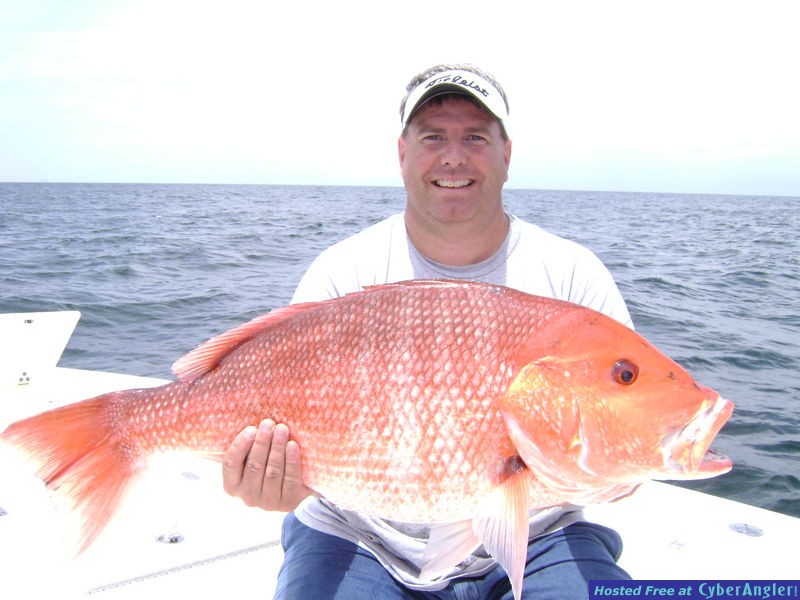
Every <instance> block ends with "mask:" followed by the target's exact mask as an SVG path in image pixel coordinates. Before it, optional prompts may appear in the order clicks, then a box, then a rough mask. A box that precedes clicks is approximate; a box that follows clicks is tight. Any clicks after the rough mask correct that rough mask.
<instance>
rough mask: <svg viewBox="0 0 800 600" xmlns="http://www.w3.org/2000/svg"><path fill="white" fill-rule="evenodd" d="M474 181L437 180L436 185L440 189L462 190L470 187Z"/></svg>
mask: <svg viewBox="0 0 800 600" xmlns="http://www.w3.org/2000/svg"><path fill="white" fill-rule="evenodd" d="M470 183H472V181H470V180H469V179H459V180H458V181H450V180H447V179H437V180H436V185H438V186H439V187H447V188H460V187H466V186H468V185H469V184H470Z"/></svg>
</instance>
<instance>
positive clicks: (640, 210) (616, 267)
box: [0, 183, 800, 516]
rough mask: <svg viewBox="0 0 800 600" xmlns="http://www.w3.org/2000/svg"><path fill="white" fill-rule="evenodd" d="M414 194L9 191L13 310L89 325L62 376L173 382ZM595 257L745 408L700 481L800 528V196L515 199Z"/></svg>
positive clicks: (657, 329) (648, 320)
mask: <svg viewBox="0 0 800 600" xmlns="http://www.w3.org/2000/svg"><path fill="white" fill-rule="evenodd" d="M404 200H405V197H404V192H403V190H402V189H401V188H390V187H384V188H377V187H308V186H269V185H264V186H257V185H139V184H44V183H43V184H15V183H0V312H4V313H5V312H22V311H25V312H27V311H53V310H79V311H80V312H81V313H82V315H83V316H82V318H81V321H80V322H79V323H78V327H77V329H76V331H75V334H74V336H73V337H72V340H71V341H70V343H69V345H68V347H67V350H66V351H65V353H64V355H63V357H62V359H61V362H60V365H61V366H64V367H76V368H83V369H97V370H103V371H113V372H121V373H130V374H135V375H148V376H155V377H165V378H168V377H170V370H169V368H170V365H171V364H172V363H173V362H174V361H175V360H176V359H177V358H179V357H180V356H182V355H183V354H185V353H186V352H187V351H189V350H191V349H192V348H193V347H194V346H196V345H197V344H199V343H201V342H203V341H204V340H206V339H208V338H209V337H211V336H213V335H215V334H217V333H219V332H221V331H224V330H226V329H229V328H231V327H234V326H236V325H238V324H240V323H242V322H243V321H245V320H248V319H250V318H252V317H254V316H255V315H258V314H260V313H263V312H266V311H268V310H270V309H272V308H274V307H277V306H281V305H284V304H286V303H288V302H289V300H290V298H291V295H292V291H293V289H294V287H295V285H296V284H297V282H298V280H299V278H300V276H301V275H302V273H303V272H304V270H305V268H306V267H307V266H308V264H309V263H310V262H311V260H312V259H313V258H314V257H315V256H316V255H317V253H319V252H320V251H321V250H322V249H323V248H325V247H327V246H328V245H330V244H331V243H333V242H335V241H337V240H339V239H342V238H343V237H345V236H347V235H349V234H352V233H355V232H356V231H358V230H360V229H362V228H364V227H366V226H368V225H370V224H372V223H374V222H376V221H378V220H380V219H382V218H384V217H385V216H388V215H390V214H392V213H394V212H398V211H400V210H402V207H403V204H404ZM505 201H506V205H507V207H508V210H509V211H510V212H512V213H514V214H516V215H517V216H519V217H521V218H523V219H526V220H529V221H531V222H533V223H536V224H538V225H540V226H542V227H544V228H546V229H549V230H550V231H552V232H554V233H557V234H559V235H562V236H564V237H568V238H571V239H573V240H576V241H578V242H580V243H582V244H584V245H586V246H588V247H589V248H591V249H592V250H593V251H594V252H595V253H596V254H598V255H599V256H600V258H601V259H602V260H603V261H604V262H605V263H606V264H607V265H608V267H609V269H610V270H611V272H612V273H613V275H614V277H615V278H616V280H617V282H618V284H619V287H620V289H621V291H622V293H623V295H624V296H625V298H626V300H627V302H628V304H629V308H630V311H631V314H632V316H633V319H634V323H635V326H636V328H637V330H638V331H639V332H640V333H642V334H643V335H644V336H645V337H647V338H648V339H650V340H651V341H652V342H654V343H655V344H656V346H658V347H659V348H660V349H661V350H663V351H664V352H666V353H667V354H668V355H670V356H671V357H672V358H674V359H675V360H676V361H677V362H679V363H680V364H682V365H683V366H685V367H686V368H687V369H688V370H689V371H690V372H691V373H692V374H693V375H694V376H695V377H696V378H697V379H698V381H700V382H701V383H704V384H706V385H708V386H710V387H713V388H714V389H716V390H717V391H719V392H720V393H721V394H722V395H723V396H725V397H727V398H730V399H731V400H733V401H734V402H735V404H736V411H735V413H734V415H733V417H732V419H731V421H730V422H729V423H728V425H726V427H725V428H724V429H723V431H722V432H721V433H720V435H719V437H718V441H717V443H716V444H715V447H716V449H717V450H719V451H721V452H723V453H725V454H728V455H729V456H731V458H732V459H733V461H734V463H735V467H734V469H733V471H732V472H731V473H729V474H727V475H724V476H722V477H718V478H716V479H712V480H707V481H702V482H692V483H688V484H684V485H686V486H687V487H691V488H694V489H699V490H703V491H706V492H709V493H712V494H716V495H719V496H724V497H727V498H731V499H734V500H738V501H743V502H747V503H749V504H754V505H757V506H761V507H764V508H768V509H772V510H777V511H780V512H784V513H787V514H791V515H795V516H800V241H798V238H799V237H800V198H788V197H775V198H769V197H750V196H742V197H739V196H708V195H673V194H651V193H609V192H605V193H602V192H570V191H539V190H506V192H505Z"/></svg>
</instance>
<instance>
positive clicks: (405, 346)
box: [118, 286, 536, 522]
mask: <svg viewBox="0 0 800 600" xmlns="http://www.w3.org/2000/svg"><path fill="white" fill-rule="evenodd" d="M431 292H434V293H431ZM366 300H367V301H364V299H363V298H361V297H359V296H350V297H347V298H345V299H342V300H341V301H339V302H336V303H330V304H322V305H320V306H318V307H316V308H315V309H314V310H310V311H307V312H305V313H302V314H300V315H298V316H297V317H296V318H293V319H291V320H286V321H284V322H280V323H278V324H276V325H275V326H274V327H272V328H270V329H268V330H266V331H264V332H263V333H261V334H260V335H258V336H256V337H254V338H253V339H250V340H248V341H246V342H245V343H243V344H241V345H240V346H239V347H237V348H236V349H234V350H233V351H231V352H230V353H229V354H228V355H227V356H226V357H225V358H224V359H223V360H222V361H221V362H220V364H219V365H218V366H217V368H216V369H215V370H213V371H211V372H209V373H207V374H206V375H204V376H203V377H202V378H199V379H196V380H193V381H189V382H180V381H179V382H176V383H173V384H170V385H167V386H165V387H164V388H160V389H156V390H154V391H153V392H152V394H153V397H152V399H150V400H149V401H147V402H142V403H129V414H123V413H120V414H119V417H118V421H119V423H120V424H121V426H123V427H130V428H131V429H132V431H131V432H130V433H128V434H127V435H128V436H130V437H135V438H138V439H140V440H142V441H141V442H140V444H139V447H140V449H141V451H142V452H143V453H147V452H148V451H156V450H170V449H173V448H175V447H183V448H187V449H191V450H197V451H203V452H220V451H222V450H224V449H225V448H226V447H227V445H228V443H229V442H230V441H231V439H232V435H233V434H234V433H235V432H237V431H239V430H241V429H242V428H243V427H245V426H246V425H248V424H252V423H256V422H258V421H259V420H261V419H262V418H266V417H269V418H272V419H274V420H276V421H278V422H283V423H286V424H287V425H288V426H289V429H290V431H291V432H292V436H293V437H294V439H296V440H297V441H298V443H299V444H300V446H301V448H302V450H303V459H304V476H305V479H306V482H307V484H308V485H309V486H310V487H311V488H312V489H315V490H316V491H318V492H319V493H322V494H323V495H325V496H326V497H327V498H329V499H330V500H331V501H334V502H336V503H337V504H340V505H341V506H343V507H345V508H353V509H364V508H366V507H369V510H370V512H371V513H373V514H376V516H384V517H392V518H394V519H401V520H407V521H415V522H428V521H431V520H433V521H445V520H454V519H463V518H467V517H469V516H471V514H472V512H473V511H474V508H475V503H476V502H478V501H479V499H480V498H481V497H482V496H483V495H485V494H486V493H487V492H488V490H489V489H490V488H491V487H493V486H495V485H496V484H497V482H498V477H497V476H496V475H495V474H494V473H495V471H497V469H498V468H499V467H498V465H502V464H503V461H504V459H505V458H507V457H508V456H511V455H514V454H515V451H514V449H513V447H512V446H511V443H510V440H509V439H508V436H507V433H506V429H505V425H504V423H503V420H502V417H501V416H500V413H499V412H498V410H497V407H496V406H495V402H494V401H495V398H496V397H497V395H499V394H502V393H503V392H504V391H505V389H506V388H507V387H508V385H509V383H510V381H511V379H513V376H514V372H515V368H514V365H515V360H514V354H515V351H516V347H519V346H520V344H521V342H522V341H523V340H524V339H527V337H529V336H530V335H531V334H532V331H531V326H528V327H520V325H519V323H518V322H516V321H514V320H512V319H507V318H503V317H504V312H505V313H507V306H506V305H507V304H508V302H503V301H501V298H499V297H498V294H497V293H496V292H495V291H494V290H491V289H487V290H485V292H484V294H475V293H471V291H470V290H467V289H464V288H462V287H455V286H454V287H452V288H451V289H447V290H445V293H442V290H441V289H426V288H410V289H406V290H401V289H388V290H386V291H384V292H383V293H376V294H373V295H371V296H368V297H366ZM504 306H505V308H506V311H501V310H500V309H501V307H504ZM530 322H531V324H535V323H536V319H531V320H530ZM143 393H144V394H147V393H148V392H143ZM145 440H146V441H145ZM148 446H149V447H148Z"/></svg>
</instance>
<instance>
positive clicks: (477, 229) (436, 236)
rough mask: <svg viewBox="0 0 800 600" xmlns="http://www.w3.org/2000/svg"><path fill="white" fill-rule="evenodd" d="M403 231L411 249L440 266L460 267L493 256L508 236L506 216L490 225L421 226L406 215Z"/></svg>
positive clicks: (496, 219)
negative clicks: (405, 232) (410, 244)
mask: <svg viewBox="0 0 800 600" xmlns="http://www.w3.org/2000/svg"><path fill="white" fill-rule="evenodd" d="M405 221H406V231H407V232H408V237H409V239H410V240H411V243H412V244H414V247H415V248H416V249H417V250H418V251H419V252H420V254H422V255H423V256H425V257H426V258H429V259H430V260H433V261H435V262H438V263H440V264H443V265H450V266H453V267H463V266H467V265H474V264H477V263H479V262H482V261H484V260H487V259H489V258H491V257H492V256H494V254H495V253H496V252H497V251H498V250H499V249H500V247H501V246H502V245H503V242H505V239H506V236H507V235H508V228H509V219H508V216H507V215H506V214H505V213H502V214H500V215H499V217H498V218H493V219H492V220H491V222H489V223H480V224H476V223H471V222H470V223H453V224H447V225H441V224H433V225H429V224H427V223H425V224H421V223H417V222H416V221H414V220H413V219H412V218H409V215H408V214H406V219H405Z"/></svg>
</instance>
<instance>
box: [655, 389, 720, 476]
mask: <svg viewBox="0 0 800 600" xmlns="http://www.w3.org/2000/svg"><path fill="white" fill-rule="evenodd" d="M732 413H733V402H731V401H730V400H726V399H725V398H723V397H722V396H717V397H716V399H715V400H714V401H713V402H705V403H703V405H702V406H701V407H700V408H699V409H698V411H697V413H695V415H694V417H692V419H691V420H690V421H689V422H688V423H687V424H686V425H684V427H683V428H681V429H679V430H678V431H676V432H674V433H672V434H669V435H667V436H665V437H664V438H663V439H662V440H661V449H662V453H663V455H664V465H665V466H666V468H667V470H668V471H669V472H670V476H671V477H672V478H675V479H704V478H707V477H715V476H717V475H722V474H723V473H727V472H728V471H730V470H731V468H732V467H733V463H732V462H731V459H730V458H728V457H727V456H725V455H724V454H721V453H719V452H716V451H715V450H711V449H710V446H711V443H712V442H713V441H714V438H715V437H716V436H717V434H718V433H719V431H720V430H721V429H722V427H723V426H724V425H725V423H726V422H727V421H728V419H729V418H730V416H731V414H732Z"/></svg>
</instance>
